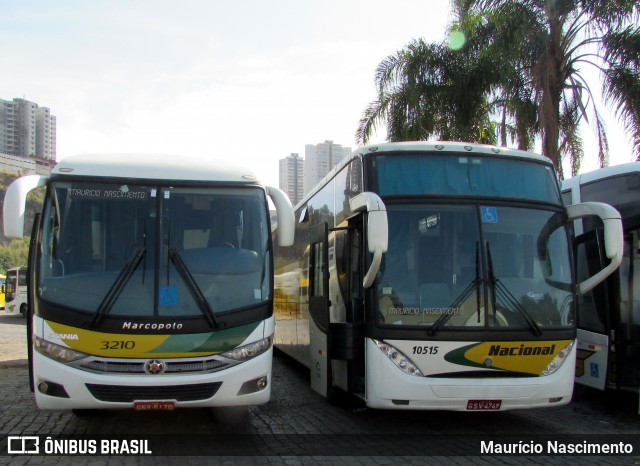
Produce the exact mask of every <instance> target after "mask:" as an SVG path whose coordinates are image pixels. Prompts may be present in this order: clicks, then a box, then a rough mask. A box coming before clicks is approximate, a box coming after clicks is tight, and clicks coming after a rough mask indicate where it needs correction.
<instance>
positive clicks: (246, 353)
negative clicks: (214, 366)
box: [220, 337, 271, 361]
mask: <svg viewBox="0 0 640 466" xmlns="http://www.w3.org/2000/svg"><path fill="white" fill-rule="evenodd" d="M269 348H271V337H267V338H263V339H262V340H258V341H254V342H253V343H249V344H248V345H244V346H238V347H237V348H234V349H232V350H231V351H227V352H225V353H222V354H221V355H220V356H223V357H225V358H229V359H235V360H237V361H245V360H247V359H251V358H255V357H256V356H259V355H261V354H262V353H264V352H265V351H267V350H268V349H269Z"/></svg>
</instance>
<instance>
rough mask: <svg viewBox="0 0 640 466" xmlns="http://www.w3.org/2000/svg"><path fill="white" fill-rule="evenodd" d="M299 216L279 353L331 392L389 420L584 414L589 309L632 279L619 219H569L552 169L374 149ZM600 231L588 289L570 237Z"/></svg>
mask: <svg viewBox="0 0 640 466" xmlns="http://www.w3.org/2000/svg"><path fill="white" fill-rule="evenodd" d="M295 210H296V218H297V225H296V241H295V244H294V247H293V248H290V249H289V250H285V249H278V248H277V249H276V257H275V261H276V262H275V263H276V270H275V274H276V276H275V282H276V296H277V299H276V304H275V310H274V314H275V316H276V327H277V331H276V342H275V344H276V347H277V348H279V349H281V350H282V351H283V352H284V353H286V354H288V355H290V356H292V357H294V358H295V359H297V360H298V361H300V362H302V363H303V364H304V365H306V366H307V367H309V368H310V378H311V387H312V388H313V389H314V390H315V391H317V392H318V393H320V394H321V395H323V396H326V397H329V396H331V395H332V394H333V393H335V391H336V390H342V391H346V392H349V393H352V394H355V395H356V396H359V397H361V398H362V399H364V400H365V401H366V404H367V406H369V407H373V408H386V409H444V410H461V411H464V410H468V411H476V410H508V409H515V408H534V407H544V406H559V405H562V404H565V403H568V402H569V401H570V399H571V396H572V390H573V379H574V366H575V356H576V348H575V340H576V322H575V308H574V303H575V295H576V293H577V292H581V293H582V292H585V291H587V290H588V289H590V288H592V287H593V286H595V284H597V283H598V282H600V281H602V280H603V279H604V278H605V277H606V276H607V275H608V274H610V273H611V272H612V271H613V269H615V268H616V267H617V266H618V264H619V261H620V259H621V252H622V250H621V247H622V230H621V223H620V216H619V214H618V213H617V211H616V210H615V209H613V208H612V207H610V206H608V205H604V204H599V203H590V204H582V205H576V206H570V207H565V206H564V205H563V204H562V201H561V198H560V189H559V185H558V180H557V177H556V174H555V172H554V169H553V166H552V164H551V163H550V162H549V160H548V159H547V158H545V157H542V156H539V155H535V154H531V153H527V152H521V151H514V150H508V149H504V148H497V147H489V146H481V145H475V144H464V143H446V142H443V143H440V142H438V143H428V142H417V143H388V144H380V145H372V146H366V147H363V148H360V149H358V150H357V151H355V152H354V154H353V155H352V156H351V157H349V158H348V159H346V160H343V161H342V162H341V163H340V164H339V165H338V166H337V167H336V168H335V169H334V170H333V171H332V172H331V173H330V174H329V175H327V177H326V178H325V179H324V180H323V181H322V182H321V183H319V185H318V186H317V187H316V188H315V189H313V190H312V191H311V192H310V193H309V194H308V195H307V196H306V197H305V198H304V199H303V200H302V201H301V202H300V203H299V204H298V205H297V206H296V209H295ZM586 215H597V216H599V217H601V218H603V219H604V220H603V222H604V225H605V234H606V239H607V250H606V253H607V256H608V257H609V259H610V262H609V264H608V265H607V266H606V267H605V268H603V269H602V270H600V271H599V272H597V273H596V274H595V275H594V276H592V277H589V278H587V279H586V280H585V281H583V282H582V283H580V284H578V285H576V282H575V279H574V273H573V267H572V260H571V245H572V240H573V239H572V237H571V233H570V231H571V229H570V224H571V220H572V219H574V218H578V217H582V216H586ZM292 273H297V274H298V277H299V279H298V281H297V282H296V281H295V280H293V279H292ZM292 283H294V284H295V283H298V285H297V286H295V285H293V286H292Z"/></svg>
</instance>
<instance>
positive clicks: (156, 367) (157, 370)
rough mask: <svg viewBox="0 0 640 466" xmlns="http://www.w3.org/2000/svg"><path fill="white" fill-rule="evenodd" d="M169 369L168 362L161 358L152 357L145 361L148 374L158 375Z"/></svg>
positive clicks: (145, 369)
mask: <svg viewBox="0 0 640 466" xmlns="http://www.w3.org/2000/svg"><path fill="white" fill-rule="evenodd" d="M166 370H167V364H166V363H165V362H164V361H161V360H160V359H151V360H149V361H147V362H145V363H144V371H145V372H146V373H147V374H152V375H157V374H162V373H163V372H164V371H166Z"/></svg>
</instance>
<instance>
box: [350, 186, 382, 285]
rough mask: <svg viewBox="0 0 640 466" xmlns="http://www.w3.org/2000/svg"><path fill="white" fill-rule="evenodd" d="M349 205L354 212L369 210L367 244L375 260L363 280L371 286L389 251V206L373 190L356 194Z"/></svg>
mask: <svg viewBox="0 0 640 466" xmlns="http://www.w3.org/2000/svg"><path fill="white" fill-rule="evenodd" d="M349 205H350V207H351V211H352V212H353V213H354V214H355V213H358V212H367V244H368V245H369V252H370V253H372V254H373V260H372V261H371V266H370V267H369V270H368V271H367V273H366V275H365V276H364V278H363V280H362V286H363V287H364V288H369V287H370V286H371V285H372V284H373V281H374V280H375V278H376V274H377V273H378V270H379V269H380V263H381V262H382V254H384V253H385V252H387V246H388V244H389V226H388V222H387V208H386V207H385V205H384V202H382V199H380V197H379V196H378V195H377V194H375V193H371V192H364V193H360V194H358V195H357V196H354V197H353V198H352V199H351V200H350V201H349Z"/></svg>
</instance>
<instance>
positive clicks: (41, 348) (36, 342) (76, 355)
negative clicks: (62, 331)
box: [33, 336, 88, 363]
mask: <svg viewBox="0 0 640 466" xmlns="http://www.w3.org/2000/svg"><path fill="white" fill-rule="evenodd" d="M33 347H34V348H35V350H36V351H37V352H38V353H40V354H42V355H44V356H46V357H48V358H51V359H54V360H56V361H59V362H63V363H67V362H71V361H75V360H77V359H82V358H86V357H87V356H88V354H85V353H81V352H79V351H75V350H72V349H71V348H66V347H64V346H60V345H56V344H55V343H51V342H50V341H47V340H43V339H42V338H40V337H38V336H34V339H33Z"/></svg>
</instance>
